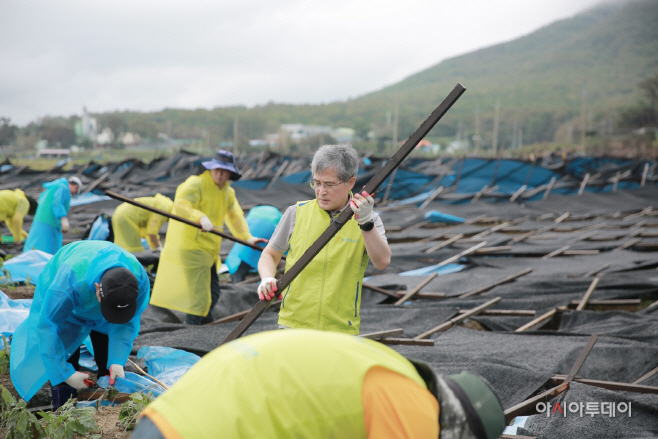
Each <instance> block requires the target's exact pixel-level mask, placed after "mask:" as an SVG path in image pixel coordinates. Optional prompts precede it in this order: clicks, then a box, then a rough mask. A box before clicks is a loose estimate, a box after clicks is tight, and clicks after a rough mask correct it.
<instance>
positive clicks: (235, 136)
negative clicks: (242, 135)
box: [233, 116, 238, 156]
mask: <svg viewBox="0 0 658 439" xmlns="http://www.w3.org/2000/svg"><path fill="white" fill-rule="evenodd" d="M233 155H234V156H237V155H238V116H235V119H233Z"/></svg>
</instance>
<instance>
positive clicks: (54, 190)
mask: <svg viewBox="0 0 658 439" xmlns="http://www.w3.org/2000/svg"><path fill="white" fill-rule="evenodd" d="M43 187H45V188H46V190H45V191H43V192H42V193H41V195H39V206H38V207H37V212H36V214H35V215H34V221H32V227H30V233H29V235H28V237H27V239H26V240H25V245H24V246H23V251H28V250H41V251H44V252H46V253H49V254H51V255H54V254H55V253H57V251H58V250H59V249H60V248H62V224H61V219H62V218H64V217H65V216H66V215H68V212H69V206H70V204H71V191H70V190H69V182H68V180H67V179H66V177H62V178H58V179H57V180H53V181H51V182H50V183H44V185H43Z"/></svg>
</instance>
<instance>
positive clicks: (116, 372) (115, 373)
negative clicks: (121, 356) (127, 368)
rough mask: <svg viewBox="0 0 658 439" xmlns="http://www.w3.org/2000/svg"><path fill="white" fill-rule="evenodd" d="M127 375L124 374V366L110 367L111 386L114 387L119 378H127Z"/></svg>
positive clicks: (114, 365)
mask: <svg viewBox="0 0 658 439" xmlns="http://www.w3.org/2000/svg"><path fill="white" fill-rule="evenodd" d="M125 377H126V374H124V373H123V366H121V365H119V364H113V365H111V366H110V386H113V385H114V381H115V380H116V379H117V378H125Z"/></svg>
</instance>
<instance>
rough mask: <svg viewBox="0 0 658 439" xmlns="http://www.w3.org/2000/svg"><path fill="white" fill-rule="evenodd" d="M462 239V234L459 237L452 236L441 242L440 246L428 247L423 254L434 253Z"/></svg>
mask: <svg viewBox="0 0 658 439" xmlns="http://www.w3.org/2000/svg"><path fill="white" fill-rule="evenodd" d="M463 237H464V234H462V233H460V234H459V235H455V236H453V237H452V238H450V239H447V240H445V241H443V242H442V243H441V244H437V245H435V246H434V247H430V248H428V249H427V250H425V252H424V253H432V252H435V251H437V250H439V249H442V248H443V247H447V246H449V245H450V244H452V243H453V242H456V241H459V240H460V239H462V238H463Z"/></svg>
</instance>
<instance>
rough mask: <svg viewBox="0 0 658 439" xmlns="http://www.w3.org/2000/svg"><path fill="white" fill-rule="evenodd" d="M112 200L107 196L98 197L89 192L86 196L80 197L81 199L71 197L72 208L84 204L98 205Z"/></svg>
mask: <svg viewBox="0 0 658 439" xmlns="http://www.w3.org/2000/svg"><path fill="white" fill-rule="evenodd" d="M111 199H112V198H110V197H108V196H106V195H97V194H94V193H91V192H88V193H86V194H84V195H80V196H79V197H71V207H73V206H81V205H83V204H91V203H96V202H98V201H106V200H111Z"/></svg>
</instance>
